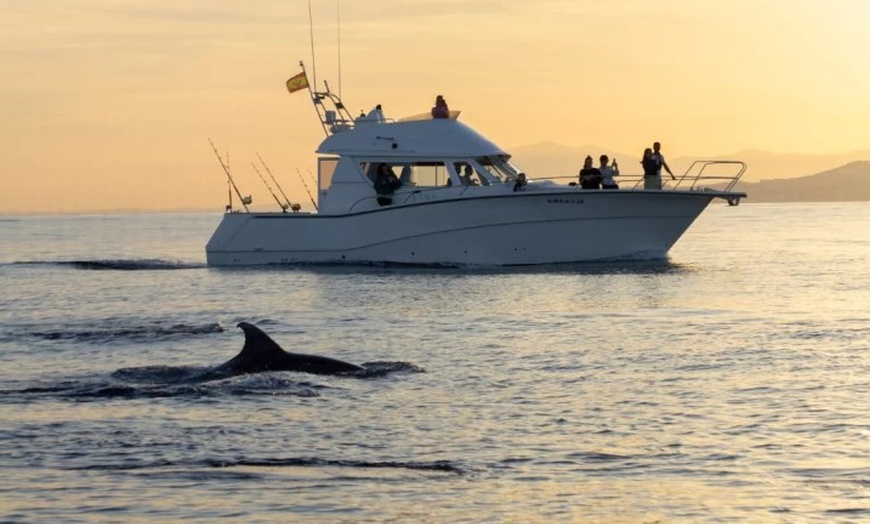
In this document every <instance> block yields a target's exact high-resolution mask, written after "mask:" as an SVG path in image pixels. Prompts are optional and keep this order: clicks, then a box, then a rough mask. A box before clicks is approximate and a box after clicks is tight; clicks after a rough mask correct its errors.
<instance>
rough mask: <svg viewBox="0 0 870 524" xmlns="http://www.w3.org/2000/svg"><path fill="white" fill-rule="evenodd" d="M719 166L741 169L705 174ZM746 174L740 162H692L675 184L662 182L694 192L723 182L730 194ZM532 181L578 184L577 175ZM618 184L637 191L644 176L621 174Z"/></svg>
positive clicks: (744, 164)
mask: <svg viewBox="0 0 870 524" xmlns="http://www.w3.org/2000/svg"><path fill="white" fill-rule="evenodd" d="M718 164H727V165H734V166H736V167H739V169H738V170H737V173H736V174H734V175H705V174H704V171H705V170H706V169H707V168H709V167H710V166H712V165H718ZM693 171H697V173H695V174H692V173H693ZM745 172H746V163H745V162H742V161H740V160H695V161H694V162H692V164H691V165H690V166H689V168H688V169H686V172H685V173H683V175H682V176H680V177H678V178H677V179H676V181H675V182H674V181H672V180H665V179H663V180H662V189H665V187H666V186H668V184H669V183H671V182H674V183H673V185H672V186H670V188H669V189H681V186H682V188H685V189H689V190H694V189H700V187H699V183H700V182H703V181H721V182H723V183H724V186H725V187H724V189H722V191H725V192H728V191H731V190H732V189H733V188H734V186H735V185H736V184H737V182H739V181H740V177H742V176H743V174H744V173H745ZM532 179H533V180H535V179H536V180H553V181H562V180H570V181H573V182H576V181H577V175H557V176H548V177H541V178H538V177H532ZM617 182H619V185H620V186H621V187H622V188H623V189H637V188H638V187H640V186H642V184H643V175H641V174H636V175H626V174H620V175H619V178H618V179H617ZM686 186H688V187H686ZM577 187H578V188H579V187H580V186H579V185H578V186H577Z"/></svg>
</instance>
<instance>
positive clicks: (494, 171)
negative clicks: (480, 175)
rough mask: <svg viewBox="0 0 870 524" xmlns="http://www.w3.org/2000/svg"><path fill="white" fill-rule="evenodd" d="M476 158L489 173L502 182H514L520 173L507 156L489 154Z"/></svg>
mask: <svg viewBox="0 0 870 524" xmlns="http://www.w3.org/2000/svg"><path fill="white" fill-rule="evenodd" d="M476 160H477V162H478V163H479V164H480V166H481V167H482V168H483V169H485V170H486V172H487V173H488V174H489V175H491V176H493V177H495V178H497V179H498V180H500V181H501V182H513V181H515V180H516V179H517V175H519V173H520V172H519V170H518V169H517V168H515V167H514V166H513V165H512V164H511V163H510V162H508V161H507V159H506V158H503V157H500V156H487V157H483V158H478V159H476Z"/></svg>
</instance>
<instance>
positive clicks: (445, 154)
mask: <svg viewBox="0 0 870 524" xmlns="http://www.w3.org/2000/svg"><path fill="white" fill-rule="evenodd" d="M457 115H458V111H457V112H453V114H452V118H437V119H436V118H432V117H431V116H429V115H420V116H415V117H411V118H408V119H404V120H399V121H392V120H388V119H386V118H385V117H384V116H383V112H382V110H381V109H380V108H379V107H378V108H375V109H374V110H372V112H370V113H369V115H367V116H365V117H360V118H358V119H357V120H355V121H354V122H352V123H351V122H346V121H345V122H335V121H333V122H331V126H332V127H331V128H330V130H331V132H332V133H331V134H330V135H329V136H328V137H327V138H326V140H324V141H323V142H322V143H321V144H320V147H318V149H317V153H318V154H320V157H319V158H318V200H319V205H318V208H319V212H320V213H321V214H345V213H357V212H361V211H369V210H374V209H378V208H380V207H382V206H381V205H379V204H378V201H377V198H376V193H375V190H374V180H375V174H376V172H377V169H378V167H379V166H380V165H381V164H386V166H387V167H388V168H389V169H390V170H391V171H392V172H393V174H395V175H396V177H397V178H398V179H399V181H400V183H401V186H400V187H399V188H398V189H396V190H395V193H394V195H393V203H392V204H391V205H394V206H396V205H407V204H416V203H422V202H428V201H433V200H442V199H454V198H462V197H469V196H480V195H483V194H490V195H491V194H500V193H510V192H512V191H513V186H514V184H515V182H516V181H517V179H518V178H519V177H520V173H521V172H520V171H519V170H518V169H517V168H516V167H515V166H513V165H512V164H511V163H510V161H509V159H510V155H509V154H507V153H506V152H505V151H503V150H502V149H501V148H499V147H498V146H496V145H495V144H494V143H492V142H491V141H489V140H488V139H486V138H484V137H483V136H482V135H480V134H479V133H477V132H476V131H474V130H473V129H471V128H470V127H468V126H467V125H465V124H463V123H461V122H459V121H458V120H457V119H456V116H457Z"/></svg>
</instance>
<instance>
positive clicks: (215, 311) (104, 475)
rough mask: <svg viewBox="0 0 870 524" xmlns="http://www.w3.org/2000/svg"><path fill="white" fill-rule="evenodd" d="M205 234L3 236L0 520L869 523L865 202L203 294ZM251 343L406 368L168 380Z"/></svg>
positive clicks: (209, 285) (869, 259) (24, 221)
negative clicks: (612, 250) (610, 243)
mask: <svg viewBox="0 0 870 524" xmlns="http://www.w3.org/2000/svg"><path fill="white" fill-rule="evenodd" d="M219 219H220V215H219V214H215V215H206V214H184V215H159V214H153V215H152V214H138V215H104V216H64V217H31V216H25V217H0V286H2V293H0V424H2V425H0V468H2V469H0V471H2V473H0V520H3V521H61V520H62V521H72V520H81V521H95V520H108V521H128V520H178V519H181V518H193V519H198V520H201V521H212V520H214V519H217V518H230V519H234V520H243V521H255V520H275V521H285V522H306V521H307V522H358V521H398V522H455V521H462V522H533V521H535V522H537V521H550V522H568V521H577V522H585V521H594V522H644V521H669V522H670V521H685V522H705V521H713V522H721V521H738V522H759V521H772V522H805V521H807V522H809V521H817V522H829V521H842V522H850V521H851V522H858V521H862V520H868V519H870V416H868V414H867V413H868V404H870V402H868V401H870V204H867V203H859V204H818V205H804V204H800V205H798V204H794V205H763V204H751V203H744V204H743V205H741V206H739V207H736V208H728V207H727V206H724V205H721V204H719V205H714V206H713V207H711V208H710V209H708V211H707V212H706V213H705V214H704V215H702V217H701V218H700V219H699V221H698V222H697V223H696V224H695V225H694V226H693V227H692V229H690V230H689V232H688V233H687V234H686V235H685V236H684V237H683V239H682V240H681V241H680V242H679V243H678V244H677V246H675V248H674V249H673V250H672V252H671V256H670V259H669V260H667V261H661V262H638V263H619V264H609V263H603V264H583V265H575V266H565V267H557V268H546V269H540V268H538V269H522V270H479V269H478V270H472V269H437V270H436V269H394V268H389V269H388V268H344V267H339V268H336V267H332V268H312V267H305V268H282V269H236V270H228V269H209V268H206V267H205V265H204V261H205V255H204V251H203V249H204V248H203V246H204V244H205V242H206V240H207V238H208V236H209V235H210V233H211V231H212V230H213V229H214V227H215V226H216V225H217V223H218V221H219ZM243 320H244V321H248V322H252V323H255V324H257V325H259V326H260V327H261V328H262V329H264V330H265V331H266V332H267V333H269V334H270V335H271V336H272V337H273V338H274V339H275V340H276V341H277V342H278V343H280V344H281V345H282V346H283V347H284V348H285V349H286V350H288V351H296V352H305V353H314V354H320V355H327V356H331V357H335V358H339V359H342V360H346V361H350V362H355V363H363V362H373V361H383V362H396V363H407V364H409V366H407V367H406V368H404V370H399V371H397V372H394V373H389V374H386V375H383V376H379V377H373V378H365V379H363V378H352V377H320V376H313V375H304V374H300V373H286V372H284V373H266V374H260V375H250V376H241V377H235V378H231V379H225V380H218V381H213V382H205V383H194V382H189V381H185V380H182V379H179V378H178V377H179V376H180V375H181V374H183V373H182V371H184V370H191V369H207V368H208V367H210V366H215V365H218V364H220V363H222V362H224V361H226V360H228V359H230V358H231V357H233V356H234V355H235V354H236V353H237V352H238V351H239V350H240V348H241V346H242V344H243V341H244V337H243V335H242V333H241V331H239V330H237V329H236V328H235V325H236V324H237V323H238V322H240V321H243ZM415 367H416V368H419V370H418V371H415V370H414V369H415Z"/></svg>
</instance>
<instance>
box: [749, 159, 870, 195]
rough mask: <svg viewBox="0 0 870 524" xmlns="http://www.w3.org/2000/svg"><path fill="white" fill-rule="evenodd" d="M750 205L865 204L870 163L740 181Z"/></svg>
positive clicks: (860, 162) (863, 162)
mask: <svg viewBox="0 0 870 524" xmlns="http://www.w3.org/2000/svg"><path fill="white" fill-rule="evenodd" d="M735 189H736V190H738V191H745V192H746V194H747V195H749V200H748V201H749V202H863V201H870V161H867V160H861V161H856V162H850V163H848V164H846V165H844V166H840V167H838V168H835V169H831V170H828V171H824V172H822V173H818V174H815V175H810V176H804V177H799V178H788V179H775V180H762V181H760V182H742V181H741V182H738V184H737V186H736V187H735Z"/></svg>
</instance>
